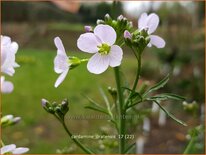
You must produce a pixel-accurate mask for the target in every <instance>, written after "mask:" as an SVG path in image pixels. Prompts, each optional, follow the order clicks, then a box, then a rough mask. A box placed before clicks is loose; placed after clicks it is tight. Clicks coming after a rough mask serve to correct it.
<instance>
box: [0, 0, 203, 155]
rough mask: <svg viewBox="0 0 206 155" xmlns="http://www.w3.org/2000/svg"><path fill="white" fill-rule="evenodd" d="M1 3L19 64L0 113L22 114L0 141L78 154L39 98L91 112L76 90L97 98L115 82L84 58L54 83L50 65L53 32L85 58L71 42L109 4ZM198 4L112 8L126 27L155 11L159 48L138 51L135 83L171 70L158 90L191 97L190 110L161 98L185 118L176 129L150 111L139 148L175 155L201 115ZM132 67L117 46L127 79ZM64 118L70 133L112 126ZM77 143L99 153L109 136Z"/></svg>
mask: <svg viewBox="0 0 206 155" xmlns="http://www.w3.org/2000/svg"><path fill="white" fill-rule="evenodd" d="M1 5H2V8H1V17H2V23H1V25H2V35H8V36H10V37H11V38H12V40H13V41H16V42H17V43H18V44H19V50H18V53H17V55H16V60H17V63H18V64H20V66H21V67H20V68H16V73H15V75H14V76H13V77H9V76H6V79H7V80H10V81H12V82H13V83H14V86H15V89H14V91H13V92H12V93H11V94H2V102H1V104H2V115H6V114H13V115H15V116H20V117H22V121H21V122H20V123H19V124H18V125H16V126H13V127H8V128H5V129H3V130H2V139H3V140H4V142H5V144H10V143H15V144H17V146H26V147H29V148H30V152H29V153H56V151H57V149H60V150H61V149H63V150H62V151H63V153H64V152H65V153H74V152H75V153H77V152H78V153H82V152H81V151H80V150H78V148H76V146H75V145H74V144H73V143H72V142H71V140H70V139H69V137H67V135H66V133H65V131H63V129H62V127H61V125H60V124H59V123H58V122H57V120H55V119H54V118H53V117H52V116H51V115H49V114H48V113H46V112H45V111H44V110H43V108H42V107H41V103H40V101H41V99H42V98H46V99H48V100H50V101H58V102H60V101H62V100H63V99H64V98H68V99H69V103H70V111H69V115H78V114H79V115H81V114H82V115H86V114H88V113H89V114H96V113H95V112H93V111H91V110H89V109H85V108H84V106H85V105H86V104H87V103H88V101H87V100H86V99H85V98H84V97H83V95H82V94H85V95H87V96H90V97H91V98H93V99H96V100H98V101H99V102H102V99H101V98H100V94H99V92H98V91H97V90H98V88H99V87H103V88H104V89H105V90H106V88H107V86H112V87H115V83H114V79H113V70H112V69H111V68H110V69H108V70H107V71H106V72H105V73H103V74H101V75H93V74H90V73H89V72H88V71H87V69H86V64H84V65H81V66H79V67H78V68H77V69H74V70H72V71H71V72H69V74H68V76H67V77H66V79H65V81H64V82H63V83H62V84H61V85H60V87H58V88H54V83H55V80H56V78H57V77H58V75H57V74H56V73H55V72H54V70H53V59H54V57H55V55H56V48H55V46H54V43H53V39H54V37H56V36H59V37H60V38H61V39H62V41H63V44H64V46H65V49H66V51H68V55H74V56H79V57H80V58H84V57H90V56H91V55H90V54H85V53H83V52H79V50H78V49H77V46H76V41H77V39H78V37H79V35H80V34H81V33H84V25H92V26H94V25H95V23H96V20H97V19H103V18H104V15H105V14H106V13H109V14H110V15H112V9H113V4H112V2H98V3H96V2H93V3H79V2H75V1H74V2H67V1H62V4H60V3H56V2H55V1H51V2H28V1H27V2H6V1H4V2H1ZM204 8H205V2H192V1H191V2H190V1H188V2H183V1H182V2H149V1H146V2H129V1H125V2H118V4H117V13H118V14H119V15H120V14H123V15H124V16H126V17H127V18H128V19H130V20H131V21H133V25H134V26H137V19H138V17H139V15H140V14H141V13H142V12H148V13H150V12H155V13H157V14H158V15H159V16H160V26H159V27H158V29H157V31H156V32H155V33H156V34H158V35H159V36H161V37H162V38H164V39H165V41H166V47H165V48H164V49H157V48H155V47H152V48H147V49H146V50H145V51H144V54H143V57H144V59H143V65H142V66H143V69H142V74H141V81H142V80H148V81H150V83H155V82H157V81H159V80H160V79H162V78H163V77H164V76H165V75H166V74H167V73H171V78H170V81H169V83H168V84H167V86H166V87H165V88H164V89H162V90H161V91H166V92H173V93H176V94H180V95H182V96H185V97H186V98H187V102H189V103H190V102H192V101H196V102H197V104H198V107H199V108H198V109H197V111H196V112H195V113H193V115H191V114H188V113H187V112H186V111H184V110H183V105H182V103H175V102H171V103H170V102H169V103H166V106H167V108H168V109H169V111H171V113H173V114H175V115H176V116H177V117H178V118H180V119H182V120H184V121H186V122H187V124H188V127H182V126H180V125H178V124H176V123H175V122H173V121H172V120H170V119H169V118H168V121H167V124H166V125H165V126H163V127H160V126H158V123H157V119H158V117H157V116H151V118H150V119H151V122H152V123H151V132H150V133H149V135H148V136H147V138H148V140H147V141H146V144H145V151H144V153H180V154H181V153H182V152H183V150H184V149H185V147H186V145H187V143H188V140H187V138H186V134H187V132H188V130H189V129H191V128H193V127H195V126H197V125H199V124H202V123H203V122H204V119H203V120H202V121H201V117H204V113H203V112H201V107H202V109H204V100H205V96H204V94H205V90H204V85H205V81H204V74H205V70H204V63H205V62H204V61H205V60H204V57H205V55H204V54H205V53H204V50H205V29H204V20H205V10H204ZM135 70H136V60H135V58H134V57H133V54H132V52H131V51H129V50H128V49H127V48H125V49H124V60H123V63H122V71H123V72H124V73H125V75H127V76H126V78H127V80H128V82H129V83H130V84H132V82H133V77H134V76H135ZM128 75H129V76H128ZM150 107H151V106H150ZM67 124H68V126H69V128H70V129H71V131H72V132H73V133H75V134H94V133H98V134H101V133H105V132H108V133H111V132H113V130H112V129H111V128H110V127H109V126H108V124H109V123H108V122H107V121H106V120H76V121H75V120H68V121H67ZM140 124H141V123H140ZM105 130H106V131H105ZM128 130H129V131H128V132H131V133H133V134H135V135H137V136H138V135H141V133H140V132H141V131H140V129H139V127H136V126H130V128H129V129H128ZM168 131H169V132H168ZM202 136H204V135H202ZM201 138H202V139H201V141H200V143H198V144H199V148H198V147H195V148H194V150H193V151H194V152H193V153H203V152H204V140H203V137H201ZM83 141H84V142H85V143H86V144H88V143H89V144H88V145H91V146H92V147H93V148H95V149H97V148H98V147H99V152H100V153H107V151H108V150H106V149H104V148H102V145H105V146H106V145H108V146H110V147H113V148H115V147H116V145H115V144H108V143H109V142H102V141H93V142H89V141H88V140H83ZM102 143H103V144H102ZM104 143H106V144H104ZM57 153H58V151H57ZM114 153H115V152H114Z"/></svg>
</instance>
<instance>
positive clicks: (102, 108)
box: [84, 95, 108, 114]
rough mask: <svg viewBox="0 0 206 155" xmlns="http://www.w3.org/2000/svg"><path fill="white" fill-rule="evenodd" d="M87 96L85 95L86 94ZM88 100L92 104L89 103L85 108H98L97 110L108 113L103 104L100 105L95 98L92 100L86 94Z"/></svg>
mask: <svg viewBox="0 0 206 155" xmlns="http://www.w3.org/2000/svg"><path fill="white" fill-rule="evenodd" d="M84 96H85V95H84ZM85 97H86V98H87V99H88V101H89V102H90V103H91V105H87V106H85V108H87V109H92V110H96V111H99V112H103V113H105V114H108V113H107V111H106V109H105V108H104V107H102V106H101V105H99V104H98V103H97V102H95V101H94V100H92V99H91V98H90V97H88V96H85Z"/></svg>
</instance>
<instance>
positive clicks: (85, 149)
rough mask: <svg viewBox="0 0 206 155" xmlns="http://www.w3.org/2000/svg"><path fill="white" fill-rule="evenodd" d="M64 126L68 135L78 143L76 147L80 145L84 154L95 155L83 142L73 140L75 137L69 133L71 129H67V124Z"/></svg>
mask: <svg viewBox="0 0 206 155" xmlns="http://www.w3.org/2000/svg"><path fill="white" fill-rule="evenodd" d="M62 125H63V127H64V129H65V131H66V132H67V134H68V135H69V137H70V138H71V139H72V140H73V141H74V142H75V143H76V145H78V146H79V147H80V148H81V149H82V150H83V151H84V152H86V153H88V154H95V153H93V152H92V151H91V150H89V149H88V148H86V147H85V146H84V145H83V144H82V143H81V142H79V141H78V140H77V139H75V138H72V137H73V135H72V133H71V132H70V131H69V129H68V128H67V126H66V124H65V122H64V121H63V122H62Z"/></svg>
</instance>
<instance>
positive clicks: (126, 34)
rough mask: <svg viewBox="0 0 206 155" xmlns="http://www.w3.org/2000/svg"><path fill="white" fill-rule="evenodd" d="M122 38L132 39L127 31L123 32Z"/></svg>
mask: <svg viewBox="0 0 206 155" xmlns="http://www.w3.org/2000/svg"><path fill="white" fill-rule="evenodd" d="M124 38H125V39H132V35H131V33H130V32H129V31H128V30H125V31H124Z"/></svg>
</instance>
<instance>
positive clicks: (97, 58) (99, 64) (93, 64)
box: [87, 53, 110, 74]
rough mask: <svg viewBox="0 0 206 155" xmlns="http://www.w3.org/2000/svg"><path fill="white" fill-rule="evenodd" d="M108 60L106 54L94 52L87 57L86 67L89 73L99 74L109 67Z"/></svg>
mask: <svg viewBox="0 0 206 155" xmlns="http://www.w3.org/2000/svg"><path fill="white" fill-rule="evenodd" d="M109 60H110V58H109V56H108V55H100V54H99V53H96V54H95V55H93V56H92V57H91V58H90V59H89V62H88V64H87V69H88V70H89V72H91V73H94V74H101V73H103V72H104V71H105V70H106V69H107V68H108V67H109Z"/></svg>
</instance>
